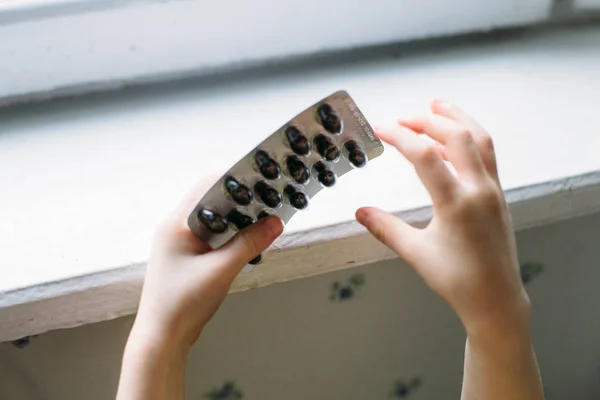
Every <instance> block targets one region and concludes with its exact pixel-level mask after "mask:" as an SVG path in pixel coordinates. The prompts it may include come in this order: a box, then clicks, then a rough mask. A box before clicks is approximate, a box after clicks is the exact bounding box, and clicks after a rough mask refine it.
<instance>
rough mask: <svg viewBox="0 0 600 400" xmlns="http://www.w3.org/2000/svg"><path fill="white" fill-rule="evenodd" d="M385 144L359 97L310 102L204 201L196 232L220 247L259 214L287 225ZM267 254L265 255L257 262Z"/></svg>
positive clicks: (193, 221) (194, 220)
mask: <svg viewBox="0 0 600 400" xmlns="http://www.w3.org/2000/svg"><path fill="white" fill-rule="evenodd" d="M382 153H383V145H382V143H381V141H379V139H377V137H375V135H374V133H373V129H372V128H371V126H370V125H369V123H368V122H367V120H366V118H365V116H364V115H363V114H362V113H361V111H360V110H359V109H358V107H357V105H356V103H355V102H354V101H353V100H352V98H351V97H350V96H349V95H348V93H346V92H345V91H339V92H336V93H334V94H332V95H331V96H329V97H326V98H325V99H323V100H321V101H319V102H318V103H316V104H314V105H312V106H311V107H309V108H307V109H306V110H304V111H303V112H301V113H300V114H298V115H297V116H295V117H294V118H292V119H291V120H290V121H289V122H288V123H286V124H285V125H283V126H282V127H281V128H279V129H278V130H277V131H275V133H273V134H272V135H270V136H269V137H268V138H266V139H265V140H264V141H263V142H262V143H260V144H259V145H258V146H256V147H255V148H254V149H253V150H252V151H250V152H249V153H248V154H247V155H246V156H244V157H243V158H242V159H241V160H240V161H238V162H237V163H236V164H235V165H234V166H233V167H231V168H230V169H229V170H228V171H227V173H225V174H224V175H223V176H222V177H221V179H219V180H218V181H217V183H215V184H214V185H213V186H212V187H211V188H210V189H209V190H208V192H207V193H206V194H205V195H204V197H203V198H202V199H201V200H200V201H199V202H198V204H197V205H196V207H195V208H194V211H193V212H192V213H191V214H190V216H189V218H188V224H189V226H190V228H191V229H192V231H193V232H194V233H195V234H196V235H197V236H198V237H199V238H200V239H202V240H203V241H204V242H206V243H208V244H209V245H211V246H212V247H213V248H218V247H220V246H222V245H223V244H225V243H226V242H227V241H228V240H229V239H230V238H231V237H232V236H234V235H235V234H236V232H237V231H238V230H240V229H243V228H245V227H247V226H249V225H251V224H253V223H254V222H255V221H256V220H257V219H260V218H263V217H265V216H268V215H275V216H277V217H279V218H281V220H282V221H283V223H284V224H287V223H288V222H289V220H290V219H291V218H292V217H293V216H294V215H295V214H296V213H297V212H299V211H305V210H306V209H307V208H308V206H309V204H310V201H311V199H312V198H313V197H314V196H315V195H316V194H317V193H318V192H319V191H321V190H323V189H326V190H335V184H336V181H337V180H338V179H339V178H340V177H341V176H342V175H344V174H346V173H347V172H350V171H352V170H353V169H354V168H363V167H365V166H366V165H367V163H368V162H369V160H372V159H374V158H375V157H377V156H379V155H381V154H382ZM261 260H262V257H261V256H260V255H259V256H258V257H257V258H255V259H254V260H252V261H251V262H250V263H251V264H258V263H260V262H261Z"/></svg>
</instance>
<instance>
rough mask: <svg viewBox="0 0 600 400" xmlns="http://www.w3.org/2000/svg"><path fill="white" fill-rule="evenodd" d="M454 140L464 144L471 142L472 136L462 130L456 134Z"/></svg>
mask: <svg viewBox="0 0 600 400" xmlns="http://www.w3.org/2000/svg"><path fill="white" fill-rule="evenodd" d="M454 139H455V140H456V141H457V142H459V143H461V144H465V143H469V142H471V141H472V140H473V136H472V135H471V132H470V131H469V130H468V129H466V128H463V129H461V130H459V131H457V132H456V134H455V135H454Z"/></svg>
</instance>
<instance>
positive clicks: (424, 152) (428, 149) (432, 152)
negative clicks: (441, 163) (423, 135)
mask: <svg viewBox="0 0 600 400" xmlns="http://www.w3.org/2000/svg"><path fill="white" fill-rule="evenodd" d="M439 156H440V155H439V153H438V150H437V148H436V147H435V145H434V144H433V143H427V144H426V145H424V146H423V147H422V148H421V149H419V151H418V152H417V155H416V159H417V161H419V162H422V163H430V162H433V161H436V160H437V159H438V158H439Z"/></svg>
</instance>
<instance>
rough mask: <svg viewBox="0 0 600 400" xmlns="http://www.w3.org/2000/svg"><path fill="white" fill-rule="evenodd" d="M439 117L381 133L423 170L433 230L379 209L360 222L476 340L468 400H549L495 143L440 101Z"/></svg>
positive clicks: (435, 113)
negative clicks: (533, 340)
mask: <svg viewBox="0 0 600 400" xmlns="http://www.w3.org/2000/svg"><path fill="white" fill-rule="evenodd" d="M431 110H432V113H431V114H430V115H427V116H424V117H420V118H414V119H410V120H403V121H401V122H400V123H399V124H398V125H397V126H395V127H392V128H389V129H383V130H379V131H378V136H379V137H380V138H381V139H382V140H384V141H385V142H387V143H389V144H392V145H393V146H395V147H396V148H397V149H398V150H399V151H400V152H401V153H402V154H403V155H404V156H405V157H406V158H407V159H408V160H409V161H410V162H411V163H412V164H413V165H414V167H415V169H416V172H417V174H418V175H419V177H420V179H421V181H422V182H423V184H424V185H425V187H426V188H427V190H428V191H429V194H430V195H431V198H432V201H433V209H434V217H433V219H432V221H431V222H430V224H429V225H428V226H427V227H426V228H425V229H416V228H413V227H411V226H409V225H408V224H406V223H404V222H403V221H401V220H400V219H398V218H396V217H394V216H393V215H391V214H389V213H387V212H384V211H381V210H378V209H375V208H361V209H359V210H358V211H357V213H356V217H357V219H358V221H359V222H360V223H361V224H363V225H364V226H365V227H366V228H367V229H368V230H369V231H370V232H371V233H372V234H373V235H374V236H375V237H377V238H378V239H379V240H380V241H381V242H383V243H384V244H386V245H387V246H389V247H390V248H391V249H392V250H394V251H395V252H396V253H398V254H399V255H400V256H401V257H402V258H404V259H405V260H406V261H407V263H408V264H410V265H411V266H412V267H413V268H414V269H415V270H416V272H417V273H419V275H421V277H422V278H423V279H424V280H425V282H426V283H427V285H429V287H430V288H431V289H432V290H433V291H434V292H435V293H437V294H438V295H440V296H441V297H442V298H443V299H444V300H446V301H447V302H448V303H449V304H450V306H451V307H452V308H453V309H454V310H455V311H456V313H457V314H458V316H459V318H460V319H461V320H462V323H463V325H464V327H465V329H466V332H467V338H468V339H467V345H466V351H465V371H464V380H463V393H462V399H463V400H479V399H485V400H496V399H497V400H506V399H510V400H542V399H543V393H542V385H541V380H540V376H539V372H538V368H537V364H536V360H535V355H534V352H533V346H532V343H531V338H530V330H529V323H530V316H529V314H530V304H529V298H528V296H527V293H526V292H525V290H524V288H523V285H522V283H521V279H520V274H519V268H518V262H517V251H516V244H515V238H514V235H513V231H512V226H511V220H510V215H509V212H508V207H507V205H506V202H505V200H504V196H503V193H502V189H501V187H500V182H499V179H498V170H497V167H496V159H495V155H494V150H493V146H492V141H491V139H490V137H489V135H488V134H487V133H486V132H485V130H484V129H483V128H482V127H481V126H480V125H479V124H478V123H477V122H475V121H474V120H473V119H472V118H471V117H469V116H468V115H467V114H466V113H465V112H463V111H462V110H460V109H459V108H458V107H456V106H454V105H452V104H449V103H447V102H443V101H435V102H433V103H432V106H431ZM419 134H424V135H426V136H429V137H430V138H432V139H433V140H434V141H435V142H437V143H432V142H431V141H428V140H426V139H425V137H423V136H421V135H419ZM444 160H446V161H448V162H450V163H451V164H452V165H453V166H454V168H455V170H456V172H457V174H456V175H454V174H452V173H451V172H450V170H449V169H448V167H447V166H446V165H445V163H444Z"/></svg>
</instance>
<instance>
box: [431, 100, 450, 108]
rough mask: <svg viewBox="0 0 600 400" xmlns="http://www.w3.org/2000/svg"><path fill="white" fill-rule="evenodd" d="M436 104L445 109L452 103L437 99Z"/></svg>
mask: <svg viewBox="0 0 600 400" xmlns="http://www.w3.org/2000/svg"><path fill="white" fill-rule="evenodd" d="M434 102H435V104H436V105H438V106H440V107H445V106H449V105H450V102H449V101H448V100H446V99H435V100H434Z"/></svg>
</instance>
